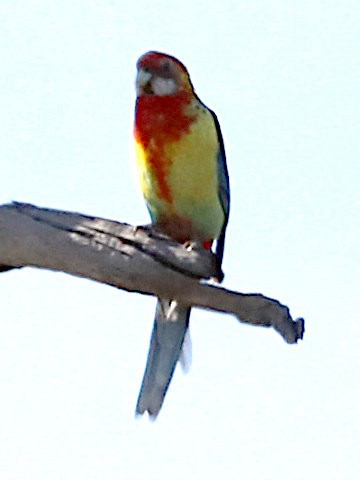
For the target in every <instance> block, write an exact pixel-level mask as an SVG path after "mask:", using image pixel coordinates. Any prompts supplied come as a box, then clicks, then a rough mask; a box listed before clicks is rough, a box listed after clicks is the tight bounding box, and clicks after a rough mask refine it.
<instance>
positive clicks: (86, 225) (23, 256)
mask: <svg viewBox="0 0 360 480" xmlns="http://www.w3.org/2000/svg"><path fill="white" fill-rule="evenodd" d="M26 266H32V267H38V268H45V269H49V270H56V271H62V272H65V273H69V274H71V275H76V276H79V277H85V278H89V279H93V280H95V281H97V282H101V283H106V284H108V285H112V286H114V287H117V288H122V289H124V290H128V291H132V292H139V293H143V294H151V295H156V296H159V297H163V298H176V299H177V300H178V301H179V302H181V303H183V304H186V305H192V306H197V307H202V308H208V309H212V310H216V311H220V312H225V313H231V314H233V315H235V316H236V317H237V318H238V319H239V320H240V321H242V322H247V323H250V324H252V325H261V326H266V327H270V326H272V327H274V329H275V330H277V331H278V332H279V333H280V334H281V335H282V336H283V338H284V340H285V341H286V342H288V343H296V342H297V340H299V339H301V338H302V337H303V333H304V321H303V319H298V320H296V321H294V320H293V319H292V318H291V315H290V312H289V309H288V308H287V307H286V306H284V305H282V304H280V303H279V302H278V301H276V300H273V299H271V298H267V297H265V296H263V295H260V294H241V293H238V292H234V291H230V290H227V289H225V288H220V287H218V286H215V285H209V284H206V283H204V279H210V278H211V277H214V276H217V275H218V273H219V272H217V267H216V261H215V258H214V256H213V255H212V254H211V253H210V252H207V251H206V250H204V249H202V248H195V247H193V248H192V249H187V248H185V247H184V246H183V245H180V244H178V243H177V242H174V241H173V240H171V239H169V238H168V237H166V236H165V235H163V234H161V233H159V232H156V231H155V230H154V229H153V228H150V227H134V226H131V225H128V224H124V223H118V222H114V221H110V220H106V219H101V218H95V217H89V216H85V215H81V214H78V213H72V212H64V211H59V210H50V209H44V208H38V207H35V206H33V205H29V204H23V203H13V204H9V205H3V206H0V272H1V271H6V270H9V269H11V268H20V267H26Z"/></svg>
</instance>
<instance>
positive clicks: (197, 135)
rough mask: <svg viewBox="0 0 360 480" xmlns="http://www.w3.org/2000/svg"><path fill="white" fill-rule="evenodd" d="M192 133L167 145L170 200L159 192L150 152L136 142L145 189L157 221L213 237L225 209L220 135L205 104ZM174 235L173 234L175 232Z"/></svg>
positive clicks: (194, 234) (195, 235)
mask: <svg viewBox="0 0 360 480" xmlns="http://www.w3.org/2000/svg"><path fill="white" fill-rule="evenodd" d="M200 108H201V110H200V111H197V112H196V113H197V121H195V122H193V123H192V125H191V129H190V132H188V133H187V134H185V135H183V136H182V137H181V138H180V139H179V140H178V141H176V142H172V143H168V144H166V145H165V147H164V152H163V154H164V158H165V159H166V182H167V184H168V186H169V189H170V191H171V201H169V200H165V199H164V198H162V197H161V195H159V188H158V179H157V176H156V173H157V172H156V171H154V168H153V166H152V165H151V163H150V162H149V157H150V156H149V153H148V152H147V151H145V150H144V149H143V147H142V146H141V145H140V144H138V143H137V144H136V154H137V163H138V169H139V174H140V182H141V187H142V191H143V194H144V197H145V200H146V203H147V206H148V209H149V211H150V215H151V218H152V221H153V222H154V223H164V221H165V220H166V222H169V221H171V219H172V218H173V219H174V221H175V223H177V224H179V228H180V227H181V221H182V220H181V219H184V225H183V227H184V228H185V223H186V228H189V222H190V225H191V227H190V228H189V236H190V238H188V239H189V240H190V239H194V240H195V239H199V240H210V239H216V238H218V236H219V235H220V232H221V229H222V226H223V223H224V218H225V217H224V212H223V209H222V207H221V203H220V199H219V194H218V174H217V157H218V150H219V143H218V136H217V132H216V128H215V125H214V121H213V118H212V115H211V114H210V112H209V111H208V110H206V109H205V108H204V107H202V106H201V107H200ZM172 236H174V235H172Z"/></svg>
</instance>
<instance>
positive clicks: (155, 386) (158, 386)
mask: <svg viewBox="0 0 360 480" xmlns="http://www.w3.org/2000/svg"><path fill="white" fill-rule="evenodd" d="M189 318H190V308H189V307H185V306H182V305H179V304H178V303H177V302H176V301H169V300H162V299H158V302H157V305H156V312H155V320H154V327H153V331H152V334H151V340H150V347H149V353H148V358H147V363H146V368H145V373H144V377H143V381H142V385H141V389H140V393H139V398H138V401H137V405H136V413H137V414H140V415H141V414H143V413H144V412H146V411H147V412H148V413H149V415H150V417H152V418H156V416H157V415H158V413H159V411H160V408H161V406H162V403H163V401H164V398H165V395H166V391H167V389H168V387H169V384H170V381H171V378H172V376H173V373H174V370H175V367H176V364H177V362H178V360H179V357H180V355H181V353H182V348H183V344H184V338H185V334H186V332H187V330H188V327H189Z"/></svg>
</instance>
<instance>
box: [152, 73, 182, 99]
mask: <svg viewBox="0 0 360 480" xmlns="http://www.w3.org/2000/svg"><path fill="white" fill-rule="evenodd" d="M151 86H152V88H153V92H154V94H155V95H173V94H174V93H175V92H176V90H177V86H176V82H175V80H174V79H173V78H162V77H156V78H154V79H153V81H152V85H151Z"/></svg>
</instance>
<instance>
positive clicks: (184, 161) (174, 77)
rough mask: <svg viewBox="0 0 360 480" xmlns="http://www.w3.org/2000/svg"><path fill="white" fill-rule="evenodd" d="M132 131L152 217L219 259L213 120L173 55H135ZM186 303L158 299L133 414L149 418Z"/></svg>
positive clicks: (221, 195) (182, 330) (224, 215)
mask: <svg viewBox="0 0 360 480" xmlns="http://www.w3.org/2000/svg"><path fill="white" fill-rule="evenodd" d="M136 93H137V99H136V107H135V127H134V137H135V143H136V156H137V164H138V170H139V175H140V182H141V188H142V191H143V194H144V197H145V201H146V205H147V208H148V210H149V213H150V216H151V221H152V223H153V224H155V225H156V226H158V227H159V228H160V229H161V230H162V231H163V232H165V233H167V234H168V235H169V236H170V237H172V238H173V239H175V240H177V241H179V242H188V241H199V242H201V243H202V244H203V245H204V247H205V248H208V249H210V248H211V245H212V243H213V241H214V240H216V255H217V257H218V261H219V265H221V261H222V257H223V252H224V242H225V230H226V226H227V223H228V217H229V205H230V193H229V177H228V171H227V166H226V161H225V151H224V144H223V139H222V136H221V131H220V126H219V122H218V120H217V118H216V115H215V113H214V112H212V111H211V110H209V109H208V108H207V107H206V106H205V105H204V104H203V103H202V102H201V101H200V100H199V98H198V97H197V95H196V94H195V92H194V88H193V85H192V83H191V81H190V77H189V74H188V72H187V70H186V68H185V67H184V65H183V64H182V63H181V62H180V61H179V60H177V59H176V58H174V57H172V56H170V55H166V54H164V53H159V52H148V53H145V54H144V55H143V56H141V57H140V58H139V60H138V62H137V77H136ZM189 317H190V308H188V307H186V306H182V305H179V304H177V303H176V302H175V301H173V302H172V301H170V300H164V299H158V303H157V307H156V313H155V321H154V327H153V331H152V336H151V341H150V348H149V354H148V359H147V365H146V369H145V373H144V378H143V382H142V386H141V390H140V394H139V398H138V402H137V406H136V413H138V414H143V413H144V412H146V411H148V413H149V415H150V416H152V417H156V416H157V414H158V413H159V410H160V408H161V405H162V403H163V400H164V397H165V394H166V391H167V389H168V386H169V383H170V380H171V377H172V375H173V373H174V370H175V367H176V364H177V361H178V360H179V357H180V354H181V350H182V347H183V343H184V337H185V334H186V332H187V330H188V327H189Z"/></svg>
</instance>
